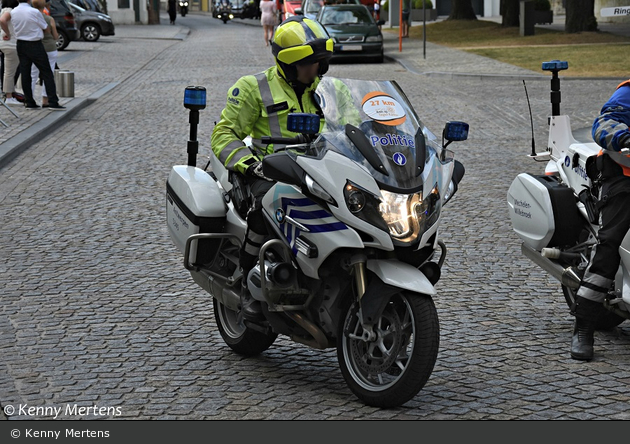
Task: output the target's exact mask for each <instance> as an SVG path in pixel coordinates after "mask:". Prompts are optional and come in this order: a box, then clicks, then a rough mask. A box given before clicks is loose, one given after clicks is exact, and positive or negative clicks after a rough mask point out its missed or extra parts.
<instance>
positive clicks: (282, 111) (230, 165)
mask: <svg viewBox="0 0 630 444" xmlns="http://www.w3.org/2000/svg"><path fill="white" fill-rule="evenodd" d="M318 84H319V78H317V79H315V81H314V82H313V84H312V85H310V86H309V87H308V88H306V90H305V91H304V93H303V94H302V97H297V95H296V93H295V91H294V90H293V88H292V87H291V86H290V85H289V84H288V83H287V82H286V80H284V79H283V78H282V77H281V76H280V75H279V74H278V71H277V67H276V66H272V67H271V68H269V69H267V70H265V71H263V72H261V73H259V74H256V75H247V76H243V77H241V78H240V79H239V80H238V81H237V82H236V83H235V84H234V86H232V87H231V88H230V89H229V90H228V94H227V103H226V105H225V108H224V109H223V111H222V112H221V120H220V121H219V123H217V124H216V126H215V127H214V130H213V131H212V137H211V144H212V151H213V152H214V154H215V155H216V156H217V157H218V159H219V160H220V161H221V163H222V164H223V165H225V167H226V168H227V169H228V170H233V171H237V172H239V173H245V171H246V170H247V167H249V166H250V165H251V164H253V163H254V162H256V161H258V160H260V159H261V158H262V157H263V156H265V155H267V154H271V153H273V146H272V145H269V146H266V145H262V144H261V143H260V138H261V137H262V136H272V137H294V136H297V133H293V132H290V131H288V130H287V129H286V126H287V116H288V114H289V113H314V114H315V113H320V111H319V108H318V107H317V105H316V104H315V102H314V99H313V91H315V88H317V85H318ZM247 136H251V137H252V139H253V144H254V146H255V151H256V154H254V153H252V152H251V151H250V149H249V148H247V147H246V146H245V144H244V142H243V139H245V138H246V137H247Z"/></svg>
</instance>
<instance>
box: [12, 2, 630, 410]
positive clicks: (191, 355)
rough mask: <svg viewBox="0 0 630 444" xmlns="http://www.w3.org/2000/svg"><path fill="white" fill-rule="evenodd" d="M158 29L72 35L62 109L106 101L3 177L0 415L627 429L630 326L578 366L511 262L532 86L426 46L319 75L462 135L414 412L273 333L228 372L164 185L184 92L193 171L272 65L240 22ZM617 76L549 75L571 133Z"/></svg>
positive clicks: (256, 33)
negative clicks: (174, 227)
mask: <svg viewBox="0 0 630 444" xmlns="http://www.w3.org/2000/svg"><path fill="white" fill-rule="evenodd" d="M162 23H163V25H155V26H149V27H146V26H120V27H117V29H116V36H114V37H104V38H101V39H100V40H99V41H98V42H96V43H87V42H72V43H71V44H70V46H69V47H68V49H67V50H66V51H64V53H63V54H61V53H60V56H61V57H62V58H61V61H60V66H62V67H63V68H64V69H70V70H72V71H74V72H75V78H76V95H77V97H80V96H84V97H85V96H88V95H90V94H92V93H94V92H96V91H99V90H101V89H102V88H106V87H108V85H113V86H112V88H111V90H109V91H108V92H107V93H106V94H103V95H102V96H101V97H100V98H99V99H98V100H96V101H95V102H94V103H92V104H91V105H89V106H87V107H85V108H84V109H82V110H81V111H79V112H78V113H77V114H76V115H74V116H73V117H72V118H71V119H70V120H69V121H68V122H67V123H65V124H64V125H63V126H62V127H60V128H58V129H56V130H55V131H52V132H50V134H49V135H47V136H46V137H45V138H42V140H41V141H39V142H38V143H35V144H33V145H32V146H31V147H30V148H29V149H28V150H26V151H24V152H22V153H21V154H19V155H18V156H16V157H15V158H14V159H13V160H11V161H10V162H8V163H7V164H6V165H5V166H4V167H2V169H0V207H1V212H0V258H1V260H0V275H1V276H2V289H3V290H2V292H1V293H0V301H1V304H0V406H2V407H5V406H7V405H13V406H17V405H19V404H28V405H29V406H66V405H67V404H71V405H73V404H78V405H79V406H95V405H96V406H99V407H111V408H116V407H119V410H117V411H116V412H119V413H120V414H117V413H115V414H111V415H109V414H108V415H106V416H105V417H108V418H109V417H111V418H117V419H190V420H192V419H203V420H218V419H220V420H233V419H238V420H250V419H251V420H259V419H260V420H339V419H342V420H344V419H359V420H390V419H392V420H393V419H396V420H487V419H492V420H519V419H520V420H530V419H617V420H622V419H630V413H629V412H628V405H629V403H630V394H629V393H628V388H627V387H628V383H629V382H630V370H629V369H630V327H629V325H630V324H629V323H628V322H627V321H626V322H624V323H623V324H621V326H620V327H619V328H616V329H614V330H612V331H608V332H597V333H596V339H595V359H594V360H593V361H592V362H588V363H586V362H579V361H575V360H572V359H571V358H570V356H569V344H570V338H571V330H572V324H573V317H572V316H571V315H570V314H569V311H568V308H567V307H566V304H565V302H564V298H563V296H562V291H561V288H560V285H559V284H558V283H557V282H555V281H554V280H553V279H551V278H550V277H548V276H547V275H546V274H545V273H544V272H542V271H541V270H539V269H538V268H536V267H535V266H534V265H533V264H532V263H531V262H530V261H529V260H528V259H527V258H525V257H524V256H522V254H521V250H520V242H519V240H518V238H517V237H516V235H515V234H513V232H512V228H511V224H510V219H509V215H508V208H507V203H506V195H507V190H508V187H509V185H510V184H511V182H512V180H513V179H514V177H515V176H516V175H517V174H519V173H521V172H531V173H533V174H541V173H542V172H543V170H544V165H545V164H544V163H536V162H534V161H533V160H531V159H528V158H527V154H529V153H530V150H531V131H532V129H531V126H530V115H529V110H528V105H527V100H526V96H525V90H524V88H523V79H525V82H526V85H527V90H528V94H529V97H530V100H531V108H532V113H533V123H534V130H535V134H536V136H535V137H536V146H537V147H538V150H539V151H542V150H544V148H545V147H546V143H547V130H546V125H547V117H548V115H549V114H550V113H551V104H550V101H549V91H550V83H549V77H548V76H547V75H545V74H543V73H542V71H541V72H529V71H525V70H522V69H520V68H515V67H511V66H508V65H504V64H500V63H498V62H494V61H492V60H487V59H482V58H480V57H478V56H473V55H470V54H464V53H459V52H457V51H453V50H447V49H445V48H440V47H437V46H435V45H429V46H428V47H427V59H426V60H423V59H422V48H421V47H420V48H418V47H415V48H413V50H412V48H411V45H412V43H410V42H408V41H406V42H405V44H404V45H409V46H410V48H409V49H408V50H403V53H401V54H397V52H398V41H397V40H395V39H394V38H393V37H392V36H387V45H386V55H391V56H392V57H397V58H398V59H399V61H400V62H401V63H398V62H396V61H394V60H392V59H386V62H385V63H383V64H358V63H353V64H339V63H337V64H333V65H332V66H331V69H330V71H329V74H328V75H331V76H335V77H349V78H350V77H351V78H363V79H393V80H396V81H397V82H398V83H399V84H400V86H401V87H402V89H403V90H404V91H405V92H406V93H407V95H408V96H409V99H410V101H411V103H413V104H414V106H415V108H416V111H417V112H418V114H419V116H420V117H421V119H423V121H424V122H425V123H426V124H427V126H428V127H429V128H431V129H432V130H433V132H434V133H435V134H438V135H439V134H440V133H441V131H442V128H443V126H444V123H445V122H446V121H449V120H463V121H466V122H468V123H469V124H470V136H469V139H468V140H467V141H465V142H461V143H458V144H453V145H451V147H450V148H452V149H453V150H454V151H455V153H456V158H457V159H458V160H460V161H461V162H462V163H463V164H464V166H465V167H466V175H465V176H464V179H463V181H462V183H461V184H460V187H459V191H458V194H457V195H456V197H455V198H454V199H453V201H452V202H450V203H449V205H448V206H447V207H446V208H445V209H444V210H443V216H442V228H441V238H442V240H444V242H445V243H446V245H447V247H448V254H447V258H446V261H445V266H444V269H443V270H442V278H441V280H440V281H439V282H438V284H437V285H436V289H437V291H438V295H437V296H436V297H435V300H434V301H435V304H436V307H437V309H438V314H439V317H440V328H441V340H440V351H439V354H438V359H437V364H436V366H435V369H434V372H433V374H432V376H431V378H430V379H429V381H428V383H427V384H426V386H425V387H424V388H423V390H422V391H421V392H420V393H419V394H418V395H417V396H416V397H415V398H414V399H413V400H411V401H409V402H408V403H406V404H405V405H404V406H402V407H399V408H394V409H388V410H384V409H377V408H373V407H367V406H365V405H363V404H362V403H361V402H359V401H358V400H357V399H356V397H354V395H353V394H352V393H351V392H350V390H349V389H348V388H347V386H346V384H345V382H344V380H343V377H342V375H341V372H340V370H339V367H338V364H337V358H336V354H335V351H334V349H330V350H326V351H323V352H322V351H317V350H312V349H309V348H307V347H306V346H303V345H299V344H294V343H292V342H290V341H289V340H287V339H284V338H282V337H279V338H278V340H277V341H276V343H275V344H274V345H273V346H272V347H271V348H270V349H269V350H268V351H267V352H265V353H263V354H261V355H260V356H258V357H254V358H247V359H245V358H242V357H240V356H238V355H236V354H234V353H233V352H231V350H230V349H229V348H228V347H227V346H226V345H225V344H224V343H223V341H222V339H221V337H220V335H219V332H218V330H217V328H216V323H215V320H214V315H213V312H212V303H211V300H210V298H209V296H208V295H207V294H206V293H205V292H203V291H202V290H201V289H200V288H199V287H197V286H196V285H195V284H194V282H193V281H192V279H191V277H190V274H189V273H188V271H186V270H185V269H184V267H183V265H182V262H183V260H182V257H181V255H180V254H179V252H178V251H177V249H176V248H175V246H174V245H173V243H172V242H171V240H170V238H169V236H168V233H167V229H166V222H165V181H166V178H167V175H168V172H169V170H170V168H171V166H172V165H174V164H185V163H186V159H187V157H186V143H187V141H188V139H189V130H190V126H189V123H188V118H189V115H188V111H187V110H186V109H185V108H184V107H183V105H182V103H183V95H184V89H185V87H186V86H189V85H201V86H205V87H206V89H207V98H208V99H207V108H206V109H204V110H202V111H201V112H200V126H199V135H198V139H199V142H200V157H199V162H198V165H199V166H204V165H205V161H204V156H207V155H208V154H209V152H210V151H209V141H210V133H211V131H212V128H213V126H214V122H216V121H218V120H219V116H220V112H221V110H222V108H223V106H224V105H225V98H226V92H227V90H228V88H229V87H230V86H231V85H232V84H233V83H234V82H235V81H236V80H237V79H238V77H240V76H241V75H245V74H252V73H257V72H259V71H262V70H263V69H266V68H267V67H268V66H270V65H271V64H272V63H273V59H272V56H271V54H270V51H269V50H268V48H266V47H265V44H264V41H263V35H262V29H260V28H258V27H255V26H247V25H246V24H244V23H239V22H238V20H236V21H232V22H229V23H227V24H225V25H224V24H223V23H222V22H221V21H219V20H217V19H212V18H211V17H210V16H207V15H200V14H190V15H188V16H186V17H185V18H180V17H178V19H177V24H178V25H179V26H176V27H175V26H171V25H168V24H164V23H168V18H166V16H164V17H163V18H162ZM119 28H120V30H119ZM147 28H150V29H147ZM188 31H189V32H188ZM420 44H421V42H420ZM416 45H417V43H416ZM414 51H415V52H414ZM557 58H558V59H562V54H558V56H557ZM64 60H65V61H64ZM541 62H542V61H541ZM569 69H570V68H569ZM429 73H430V75H427V74H429ZM540 77H542V78H543V79H542V80H541V79H540ZM618 83H619V81H617V80H614V79H602V80H579V79H578V80H573V79H571V80H569V79H563V80H562V83H561V91H562V104H561V111H562V113H566V114H568V115H569V116H570V117H571V123H572V127H573V129H574V130H575V131H576V132H577V131H578V130H581V129H583V128H590V126H591V124H592V121H593V119H594V117H595V116H596V115H597V114H598V113H599V110H600V108H601V106H602V104H603V103H604V102H605V101H606V100H607V98H608V97H609V96H610V94H611V93H612V91H613V90H614V88H615V87H616V86H617V84H618ZM0 111H1V110H0ZM20 112H21V113H22V114H26V113H27V112H26V111H20ZM35 112H44V111H35ZM5 115H6V113H4V114H2V118H3V119H5ZM32 118H34V117H31V116H30V115H29V116H26V117H25V119H32ZM6 120H7V122H10V119H9V118H8V117H7V118H6ZM15 125H18V124H15ZM2 131H3V129H2V128H0V134H1V132H2ZM4 131H6V132H9V131H11V129H6V130H4ZM4 140H6V137H5V138H4V139H3V141H4ZM71 413H72V412H71ZM0 417H2V416H1V414H0ZM60 417H61V418H63V419H77V418H82V419H93V418H98V417H100V416H99V415H94V414H92V415H87V416H81V415H73V414H70V415H65V416H64V415H62V416H60ZM2 419H9V420H13V419H30V418H29V417H26V416H24V415H20V414H15V415H13V416H8V417H7V416H6V415H4V417H2ZM36 419H52V418H51V417H46V416H39V417H37V418H36Z"/></svg>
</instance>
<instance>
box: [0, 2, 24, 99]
mask: <svg viewBox="0 0 630 444" xmlns="http://www.w3.org/2000/svg"><path fill="white" fill-rule="evenodd" d="M17 5H18V1H17V0H2V10H1V11H0V17H1V16H3V15H5V14H7V15H8V17H10V16H11V14H10V12H11V10H12V9H13V8H16V7H17ZM9 31H10V32H11V37H10V39H8V40H6V39H5V38H4V36H5V33H4V31H2V32H0V37H1V38H2V40H0V51H2V54H3V61H2V68H3V70H4V72H3V75H2V92H3V93H4V97H5V100H4V103H6V104H7V105H21V104H22V103H20V102H18V101H17V99H16V98H15V97H13V93H14V92H15V78H16V73H17V70H18V66H19V64H20V59H19V58H18V55H17V48H16V47H15V33H14V31H13V23H11V21H10V19H9Z"/></svg>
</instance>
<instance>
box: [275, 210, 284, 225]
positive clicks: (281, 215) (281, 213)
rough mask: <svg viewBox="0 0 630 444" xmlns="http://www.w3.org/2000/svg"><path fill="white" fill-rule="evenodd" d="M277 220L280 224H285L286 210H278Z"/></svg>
mask: <svg viewBox="0 0 630 444" xmlns="http://www.w3.org/2000/svg"><path fill="white" fill-rule="evenodd" d="M276 220H277V221H278V223H280V224H282V223H284V210H283V209H282V208H278V209H277V210H276Z"/></svg>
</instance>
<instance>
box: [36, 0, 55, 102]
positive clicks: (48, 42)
mask: <svg viewBox="0 0 630 444" xmlns="http://www.w3.org/2000/svg"><path fill="white" fill-rule="evenodd" d="M49 2H50V0H48V1H47V0H32V1H31V5H32V6H33V8H35V9H37V10H38V11H39V12H41V13H42V15H43V16H44V20H46V23H48V26H49V27H50V32H44V38H43V40H42V43H43V44H44V49H45V50H46V55H47V56H48V64H49V65H50V69H51V70H52V71H53V72H54V71H55V65H56V64H57V54H58V52H57V39H58V38H59V34H58V33H57V25H56V24H55V19H53V18H52V17H51V16H50V15H47V14H46V11H45V8H46V5H47V4H48V3H49ZM53 78H54V76H53ZM37 80H39V69H38V68H37V66H36V65H33V67H32V68H31V89H32V91H33V95H34V94H35V85H37ZM48 106H49V105H48V95H47V94H46V88H42V108H48Z"/></svg>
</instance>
